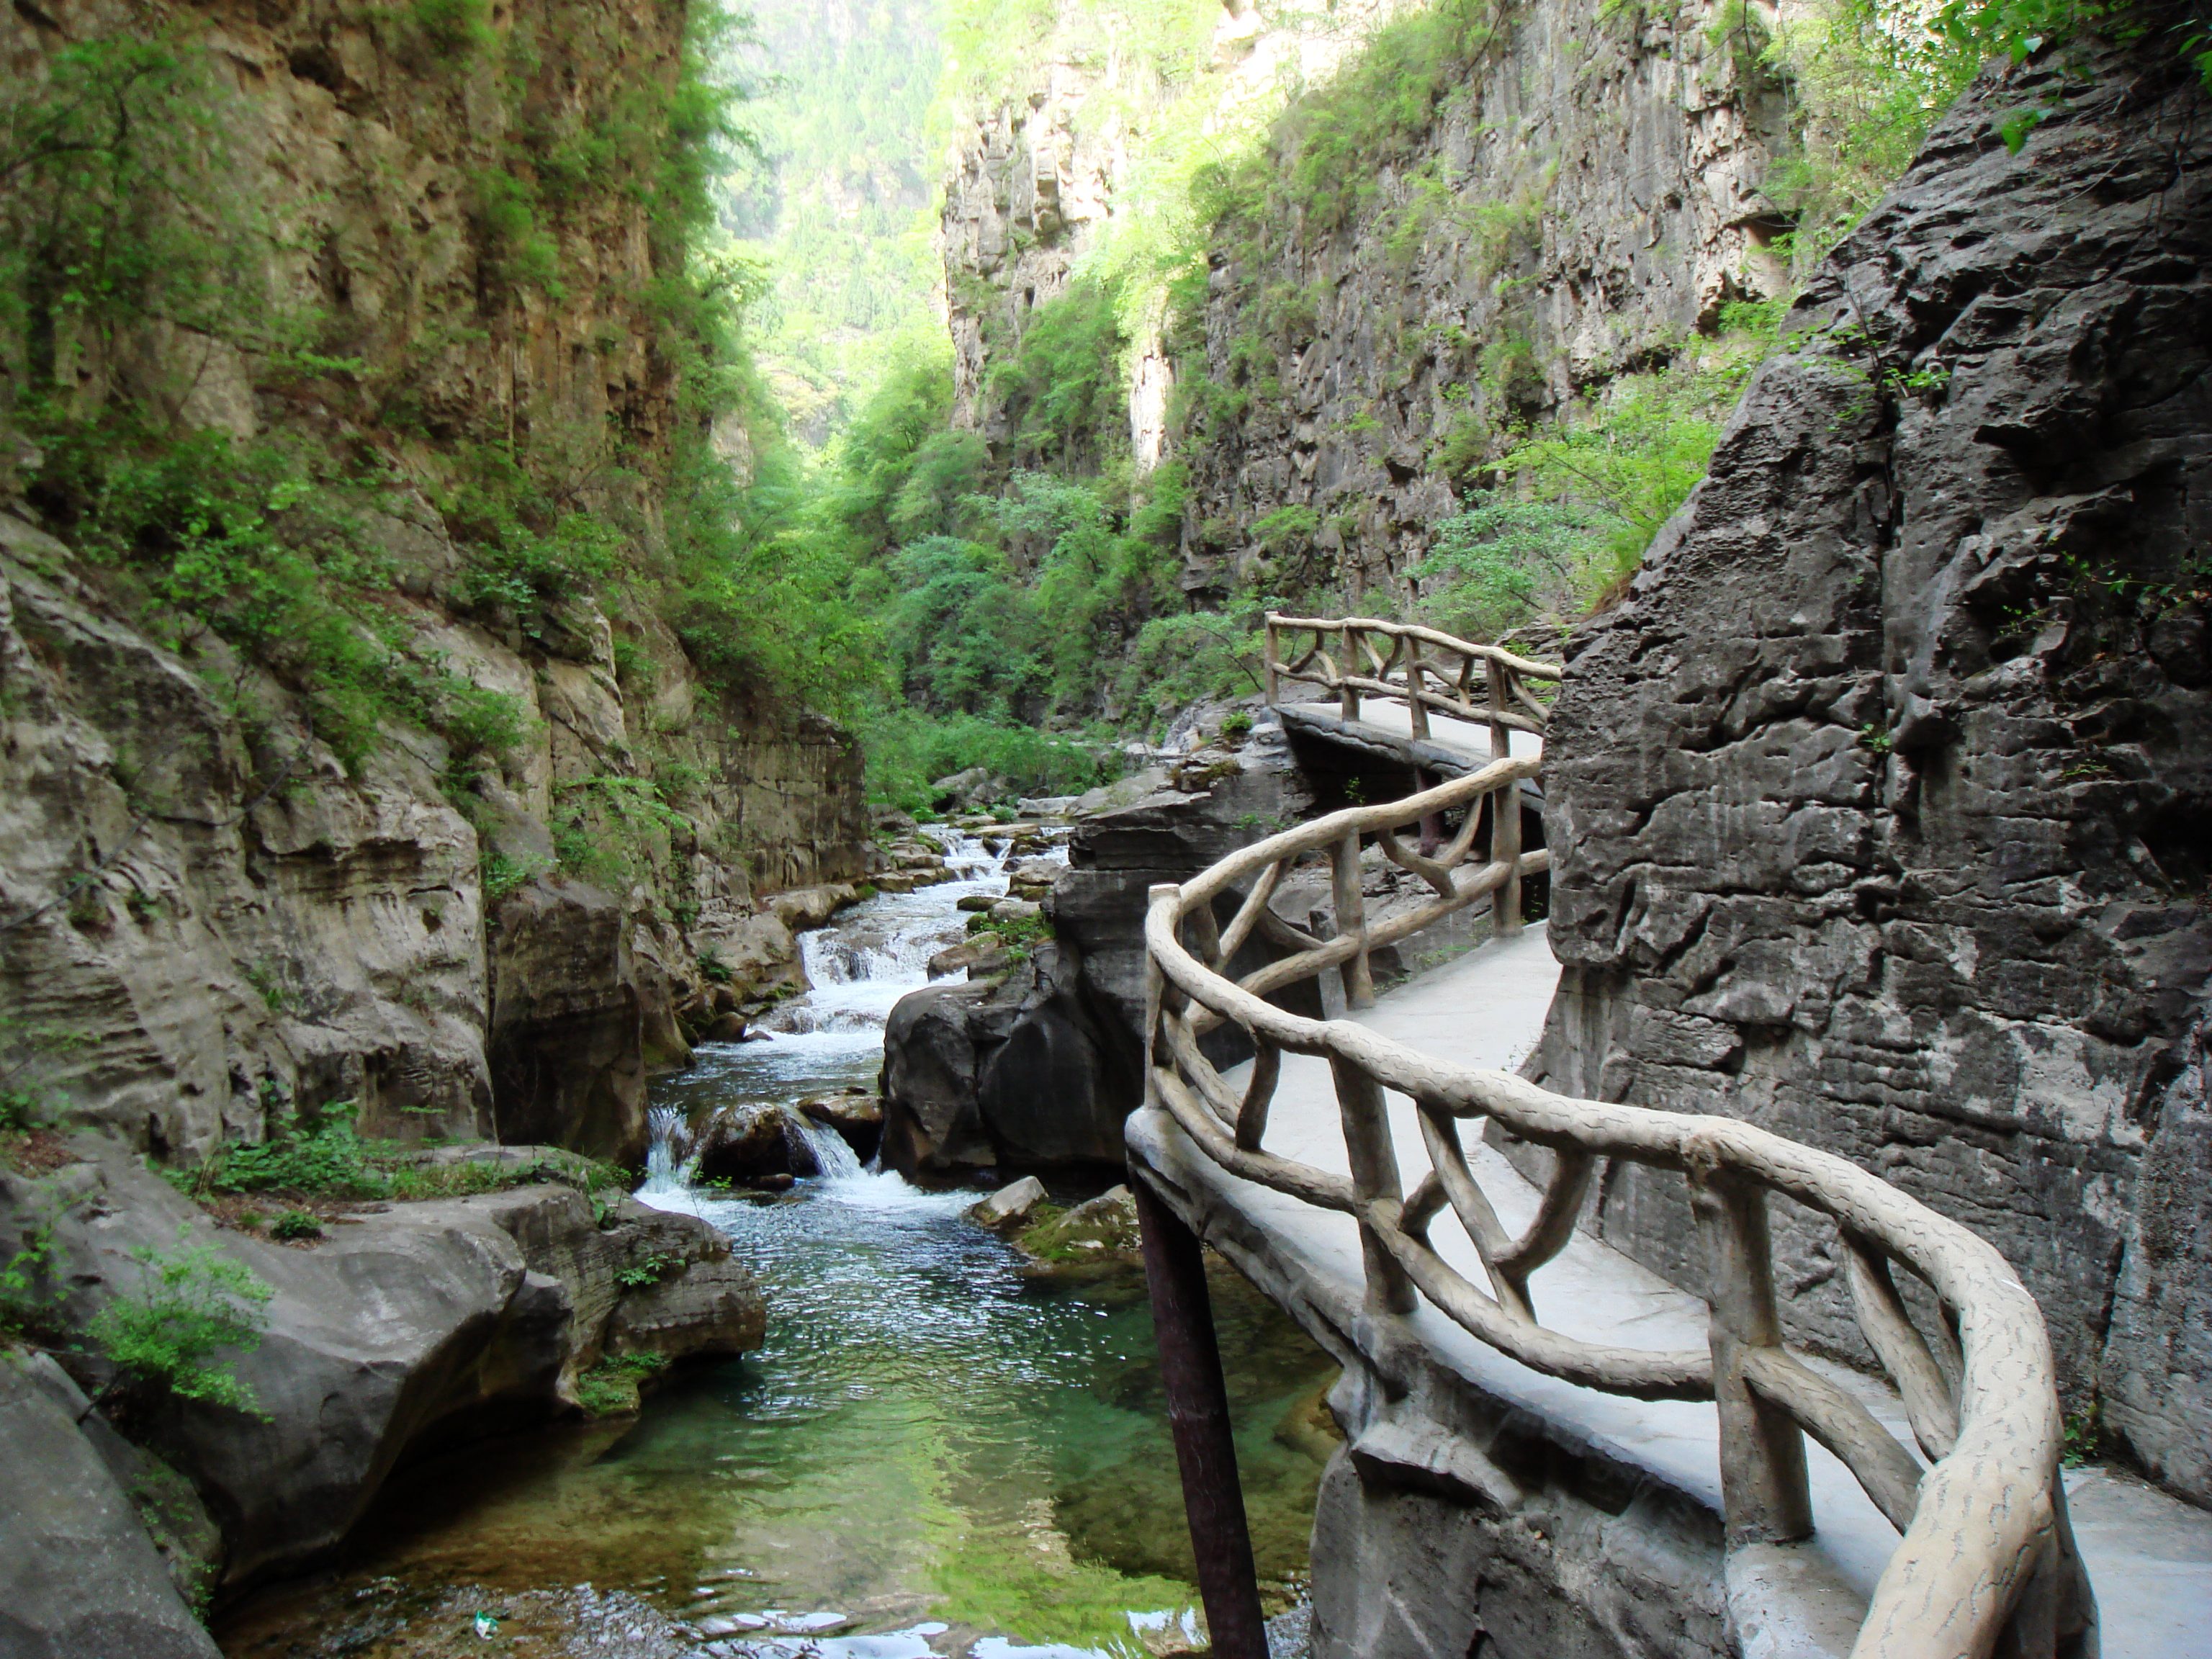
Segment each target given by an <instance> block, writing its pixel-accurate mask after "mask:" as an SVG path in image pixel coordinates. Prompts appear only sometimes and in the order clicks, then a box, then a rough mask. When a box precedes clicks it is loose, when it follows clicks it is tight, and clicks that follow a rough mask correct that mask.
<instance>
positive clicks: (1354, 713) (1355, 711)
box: [1337, 622, 1359, 720]
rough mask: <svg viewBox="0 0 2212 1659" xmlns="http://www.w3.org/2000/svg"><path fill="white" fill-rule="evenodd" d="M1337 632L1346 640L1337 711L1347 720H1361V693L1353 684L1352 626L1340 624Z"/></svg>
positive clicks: (1339, 679) (1338, 688)
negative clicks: (1354, 688)
mask: <svg viewBox="0 0 2212 1659" xmlns="http://www.w3.org/2000/svg"><path fill="white" fill-rule="evenodd" d="M1337 632H1338V633H1339V634H1340V635H1342V636H1343V639H1344V666H1343V668H1342V669H1341V670H1340V671H1339V678H1338V682H1337V709H1338V712H1339V713H1340V714H1342V715H1343V716H1344V718H1345V719H1346V720H1358V718H1359V693H1358V691H1357V690H1353V688H1352V649H1353V647H1352V624H1351V623H1348V622H1347V623H1339V624H1338V625H1337Z"/></svg>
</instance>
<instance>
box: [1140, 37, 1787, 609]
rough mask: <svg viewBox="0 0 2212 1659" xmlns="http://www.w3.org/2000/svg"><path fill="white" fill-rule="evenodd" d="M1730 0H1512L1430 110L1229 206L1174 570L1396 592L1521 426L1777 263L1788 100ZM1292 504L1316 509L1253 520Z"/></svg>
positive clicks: (1218, 580) (1775, 274)
mask: <svg viewBox="0 0 2212 1659" xmlns="http://www.w3.org/2000/svg"><path fill="white" fill-rule="evenodd" d="M1721 10H1722V9H1721V8H1720V7H1719V6H1718V5H1716V4H1709V3H1707V4H1691V5H1686V6H1684V7H1681V8H1679V9H1674V10H1672V11H1667V12H1661V11H1656V10H1645V11H1639V10H1637V9H1626V10H1624V9H1620V8H1618V7H1612V6H1607V5H1603V4H1600V3H1595V0H1557V3H1547V4H1542V5H1534V6H1526V7H1513V8H1500V9H1498V10H1497V11H1496V12H1495V13H1494V14H1493V15H1492V16H1491V18H1490V19H1489V21H1488V23H1487V25H1486V27H1482V28H1470V29H1469V30H1468V34H1467V35H1466V36H1465V37H1464V40H1465V43H1466V44H1465V46H1464V47H1463V49H1462V50H1463V52H1464V56H1465V58H1466V61H1465V62H1464V63H1463V64H1460V65H1458V66H1456V67H1455V70H1454V71H1453V73H1452V75H1451V76H1450V85H1451V88H1452V90H1450V91H1449V93H1448V94H1447V95H1446V96H1445V97H1444V98H1443V100H1441V101H1440V102H1439V103H1438V104H1437V106H1436V112H1435V116H1434V118H1433V119H1432V120H1431V122H1430V123H1429V124H1428V125H1427V126H1426V128H1425V130H1424V131H1420V132H1418V133H1416V134H1413V135H1411V136H1410V140H1409V142H1406V143H1403V144H1402V146H1401V149H1400V150H1399V151H1398V153H1396V154H1395V155H1387V156H1384V157H1383V158H1380V159H1379V160H1378V161H1375V162H1372V163H1370V162H1368V161H1367V160H1366V158H1364V157H1362V158H1361V160H1360V163H1359V164H1358V165H1360V166H1362V167H1363V169H1364V166H1366V165H1372V166H1374V167H1375V169H1376V170H1375V172H1374V173H1373V175H1372V177H1371V178H1370V176H1368V175H1367V173H1365V172H1364V170H1363V171H1361V172H1360V173H1359V175H1358V179H1357V181H1356V185H1355V184H1354V183H1353V181H1352V180H1348V179H1344V178H1341V177H1339V176H1338V171H1339V170H1338V168H1337V167H1333V166H1328V165H1324V166H1323V167H1322V172H1321V173H1319V175H1317V176H1316V178H1314V179H1310V181H1309V183H1308V185H1307V186H1306V188H1308V189H1309V190H1310V191H1313V192H1314V193H1313V195H1312V199H1310V200H1308V201H1305V202H1303V203H1301V202H1297V201H1295V200H1293V201H1291V202H1288V203H1285V202H1279V201H1276V200H1273V199H1272V198H1271V199H1269V200H1268V201H1267V202H1266V203H1265V204H1264V205H1263V206H1262V207H1261V209H1259V210H1255V211H1252V212H1248V213H1244V214H1242V215H1231V216H1229V217H1228V218H1226V219H1225V221H1224V222H1222V223H1220V224H1219V225H1218V226H1217V228H1216V230H1215V233H1214V236H1213V240H1212V246H1211V248H1210V253H1209V258H1210V264H1211V267H1212V269H1211V272H1210V275H1209V276H1208V278H1207V282H1206V301H1205V309H1204V315H1203V319H1202V347H1201V348H1200V351H1199V353H1198V354H1197V355H1198V356H1202V368H1203V372H1204V375H1205V378H1206V382H1207V383H1208V384H1206V385H1205V386H1200V387H1197V388H1196V389H1197V392H1198V393H1199V395H1196V396H1194V397H1193V398H1192V399H1191V402H1190V408H1191V411H1192V412H1191V416H1190V430H1189V432H1188V435H1186V437H1185V439H1184V441H1183V443H1182V453H1184V454H1185V456H1186V457H1187V459H1188V465H1189V495H1188V508H1187V513H1186V521H1185V530H1184V538H1183V550H1184V559H1185V569H1184V575H1183V585H1184V586H1185V587H1186V588H1188V589H1190V590H1192V591H1194V592H1201V593H1219V592H1226V591H1228V590H1229V589H1230V588H1231V587H1232V586H1237V585H1243V586H1259V587H1261V588H1263V589H1268V590H1271V591H1281V590H1283V588H1284V586H1285V584H1288V585H1290V586H1316V585H1318V586H1336V587H1340V588H1341V589H1342V590H1343V591H1344V592H1346V595H1347V596H1348V597H1350V598H1352V599H1354V600H1355V601H1356V599H1357V596H1358V595H1359V594H1360V593H1362V592H1367V591H1370V590H1375V589H1380V590H1382V591H1383V592H1384V593H1386V594H1389V595H1392V596H1395V597H1399V598H1406V597H1410V596H1411V594H1412V592H1413V589H1412V587H1411V586H1410V585H1409V584H1408V583H1407V580H1406V572H1407V568H1408V567H1409V566H1410V565H1412V564H1413V563H1414V562H1418V560H1419V558H1420V556H1422V555H1423V554H1425V552H1426V551H1427V549H1428V545H1429V541H1430V538H1431V532H1432V530H1433V527H1434V526H1435V525H1436V523H1437V521H1438V520H1441V519H1443V518H1445V517H1447V516H1449V514H1450V513H1453V512H1455V510H1457V497H1458V492H1459V490H1460V489H1462V488H1464V487H1465V485H1466V484H1467V483H1468V481H1469V480H1470V479H1474V478H1478V477H1480V476H1481V473H1482V470H1483V468H1484V467H1485V465H1486V464H1487V463H1489V462H1492V461H1494V460H1495V459H1497V457H1498V455H1499V454H1500V453H1503V450H1504V442H1503V440H1502V435H1503V434H1504V432H1505V431H1506V429H1507V428H1509V427H1511V426H1513V425H1515V424H1516V423H1523V422H1528V421H1530V420H1532V419H1535V418H1539V417H1541V416H1546V415H1548V414H1553V413H1556V412H1558V411H1559V410H1560V409H1561V408H1562V407H1563V406H1564V405H1565V404H1566V403H1567V402H1568V401H1569V400H1570V399H1571V398H1572V397H1573V396H1574V395H1575V394H1577V392H1581V391H1583V390H1587V389H1589V388H1591V387H1593V386H1599V385H1601V384H1602V383H1603V382H1604V381H1605V380H1607V379H1608V378H1609V377H1611V376H1612V375H1613V374H1619V373H1620V372H1622V371H1624V370H1629V369H1637V368H1650V367H1651V366H1653V365H1654V364H1655V363H1657V362H1665V361H1666V360H1667V359H1668V357H1669V356H1672V355H1673V354H1674V353H1675V352H1676V351H1677V350H1679V349H1681V348H1682V347H1683V345H1684V343H1685V342H1686V341H1688V340H1690V339H1691V338H1692V337H1694V336H1696V335H1697V334H1698V333H1699V332H1700V331H1703V332H1705V333H1708V334H1710V333H1711V332H1713V331H1715V330H1716V327H1717V324H1718V321H1719V318H1720V310H1721V307H1722V306H1723V304H1724V303H1725V302H1727V301H1730V300H1740V299H1756V298H1762V297H1765V296H1766V295H1768V294H1770V293H1771V292H1773V291H1776V290H1777V289H1778V286H1779V281H1780V276H1781V271H1780V270H1779V267H1778V264H1777V263H1776V262H1775V261H1774V260H1773V259H1771V258H1770V257H1769V256H1768V255H1767V254H1766V252H1765V244H1766V242H1767V240H1768V239H1769V237H1770V236H1771V233H1772V232H1773V231H1774V229H1776V228H1778V227H1777V226H1776V225H1775V224H1774V222H1773V219H1772V213H1773V210H1772V209H1771V206H1769V205H1768V204H1766V202H1765V200H1764V198H1762V197H1760V196H1759V193H1758V192H1759V183H1760V180H1761V179H1762V178H1763V177H1764V176H1765V173H1766V172H1767V170H1768V168H1769V167H1770V166H1771V162H1772V160H1773V158H1774V155H1775V153H1776V146H1777V141H1778V138H1779V137H1780V136H1781V134H1782V130H1783V125H1784V107H1783V105H1782V102H1781V100H1780V99H1779V97H1778V94H1777V92H1776V90H1775V89H1774V88H1771V86H1767V85H1765V84H1763V83H1762V82H1760V81H1759V79H1758V78H1756V77H1755V76H1748V77H1747V72H1746V70H1745V62H1746V59H1745V58H1744V57H1743V56H1742V55H1741V54H1740V53H1738V52H1735V51H1733V50H1731V49H1730V47H1729V43H1728V40H1727V39H1726V37H1725V34H1724V33H1717V31H1716V24H1717V20H1718V19H1719V17H1720V15H1721ZM1304 142H1305V141H1304V140H1303V139H1302V138H1301V137H1299V136H1298V129H1297V126H1296V125H1295V124H1293V125H1291V126H1289V127H1287V128H1284V129H1279V130H1278V131H1277V133H1276V135H1275V136H1274V137H1273V138H1272V139H1271V142H1270V147H1269V149H1268V152H1267V155H1268V161H1269V163H1270V167H1271V168H1272V170H1273V173H1275V174H1276V175H1277V176H1278V177H1279V178H1282V179H1299V178H1302V177H1305V176H1306V174H1307V171H1308V169H1309V168H1310V167H1311V166H1312V165H1313V163H1312V161H1311V158H1309V157H1308V156H1307V155H1305V154H1304ZM1291 194H1292V195H1293V196H1295V194H1296V191H1295V190H1293V191H1291ZM1347 197H1350V202H1351V204H1350V206H1349V207H1348V209H1347V206H1346V198H1347ZM1200 366H1201V365H1200V363H1198V362H1193V363H1192V364H1191V365H1190V369H1189V370H1188V371H1187V378H1192V379H1194V380H1195V372H1196V371H1197V369H1198V368H1200ZM1285 509H1294V510H1297V511H1298V512H1300V513H1304V514H1310V519H1308V520H1306V521H1305V524H1304V525H1302V526H1299V527H1298V528H1297V530H1296V531H1295V532H1293V533H1291V534H1289V535H1285V534H1282V533H1280V532H1271V530H1270V528H1269V527H1268V526H1265V525H1262V524H1261V521H1262V520H1267V519H1269V518H1270V516H1271V515H1278V514H1281V513H1284V512H1285ZM1284 522H1285V520H1281V519H1278V520H1277V523H1278V524H1281V523H1284ZM1255 526H1261V527H1260V528H1259V529H1258V530H1257V531H1255Z"/></svg>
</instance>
